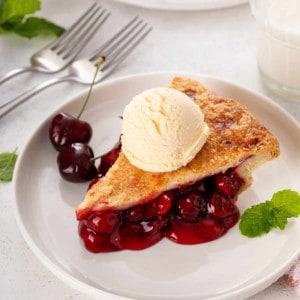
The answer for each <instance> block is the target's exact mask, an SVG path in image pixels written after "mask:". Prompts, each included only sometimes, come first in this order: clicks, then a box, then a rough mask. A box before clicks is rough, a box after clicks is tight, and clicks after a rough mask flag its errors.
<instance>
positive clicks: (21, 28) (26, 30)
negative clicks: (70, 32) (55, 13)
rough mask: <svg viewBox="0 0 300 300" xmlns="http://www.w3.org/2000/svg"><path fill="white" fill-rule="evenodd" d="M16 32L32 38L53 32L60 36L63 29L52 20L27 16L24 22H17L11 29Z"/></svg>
mask: <svg viewBox="0 0 300 300" xmlns="http://www.w3.org/2000/svg"><path fill="white" fill-rule="evenodd" d="M13 30H14V31H15V32H16V33H17V34H19V35H21V36H24V37H27V38H33V37H36V36H38V35H40V34H52V33H53V34H55V35H56V36H60V35H61V34H62V33H63V32H64V29H63V28H62V27H60V26H58V25H56V24H54V23H52V22H49V21H48V20H46V19H43V18H37V17H29V18H27V19H26V20H25V22H23V23H20V24H18V25H17V26H15V27H14V29H13Z"/></svg>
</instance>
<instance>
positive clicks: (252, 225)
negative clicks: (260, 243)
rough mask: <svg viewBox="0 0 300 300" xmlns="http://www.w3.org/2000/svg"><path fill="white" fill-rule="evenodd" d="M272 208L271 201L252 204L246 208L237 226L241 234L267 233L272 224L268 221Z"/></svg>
mask: <svg viewBox="0 0 300 300" xmlns="http://www.w3.org/2000/svg"><path fill="white" fill-rule="evenodd" d="M271 210H272V203H271V202H270V201H267V202H265V203H261V204H257V205H253V206H251V207H250V208H248V209H247V210H246V211H245V212H244V213H243V215H242V216H241V219H240V223H239V228H240V231H241V233H242V234H243V235H245V236H248V237H256V236H259V235H262V234H263V233H268V232H269V231H270V230H271V228H272V226H271V224H270V223H269V222H268V220H269V218H270V214H271Z"/></svg>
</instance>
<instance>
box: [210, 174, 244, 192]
mask: <svg viewBox="0 0 300 300" xmlns="http://www.w3.org/2000/svg"><path fill="white" fill-rule="evenodd" d="M215 184H216V188H217V189H218V190H219V191H221V192H222V193H224V194H226V195H230V196H231V195H235V194H236V193H238V191H239V190H240V188H241V187H242V186H243V185H244V184H245V181H244V179H242V178H241V177H240V176H239V175H238V174H237V173H236V172H235V171H234V169H228V170H227V171H226V172H225V173H220V174H217V175H216V179H215Z"/></svg>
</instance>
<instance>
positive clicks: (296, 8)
mask: <svg viewBox="0 0 300 300" xmlns="http://www.w3.org/2000/svg"><path fill="white" fill-rule="evenodd" d="M250 3H251V8H252V12H253V15H254V17H255V20H256V24H257V60H258V65H259V68H260V71H261V74H262V77H263V79H264V81H265V83H266V84H267V85H268V86H269V87H271V88H273V89H275V90H277V91H282V92H286V93H289V94H293V95H300V0H253V1H251V2H250Z"/></svg>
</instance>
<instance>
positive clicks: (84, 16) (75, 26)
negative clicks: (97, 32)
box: [51, 2, 97, 50]
mask: <svg viewBox="0 0 300 300" xmlns="http://www.w3.org/2000/svg"><path fill="white" fill-rule="evenodd" d="M96 6H97V3H96V2H95V3H93V4H92V5H91V6H90V7H89V8H88V9H87V10H86V11H85V13H84V14H82V15H81V16H80V17H79V18H78V19H77V20H76V21H75V22H74V23H73V24H72V25H71V26H70V27H69V28H68V30H66V31H65V32H64V33H63V34H62V35H61V36H60V37H59V38H58V39H57V40H55V42H54V43H53V44H52V47H51V49H52V50H55V48H56V47H57V46H58V45H59V44H60V43H62V42H64V41H65V40H66V39H67V38H68V37H69V36H70V34H72V33H73V32H74V30H77V29H78V27H79V28H80V26H81V25H82V23H83V22H84V21H85V20H86V19H87V20H88V17H89V14H90V13H91V12H93V11H94V9H95V7H96Z"/></svg>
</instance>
